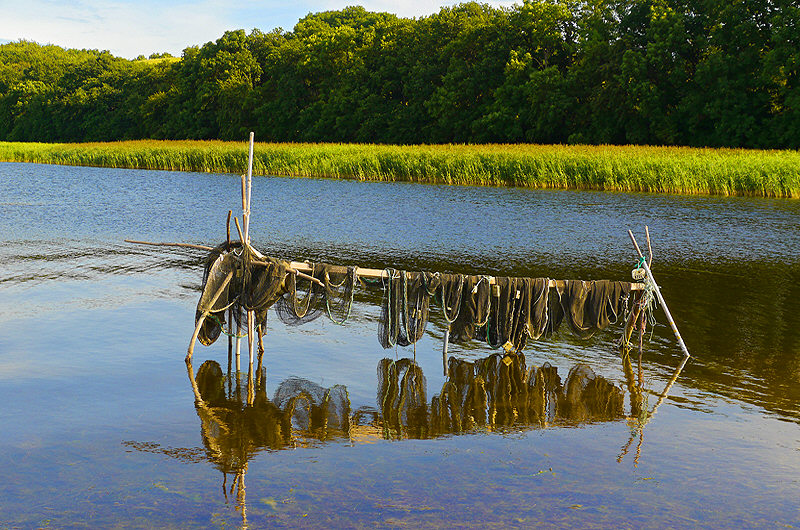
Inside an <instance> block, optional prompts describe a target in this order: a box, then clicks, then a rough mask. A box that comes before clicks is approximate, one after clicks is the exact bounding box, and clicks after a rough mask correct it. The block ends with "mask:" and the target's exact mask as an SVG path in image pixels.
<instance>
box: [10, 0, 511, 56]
mask: <svg viewBox="0 0 800 530" xmlns="http://www.w3.org/2000/svg"><path fill="white" fill-rule="evenodd" d="M454 3H458V2H452V1H449V2H448V1H442V0H395V1H390V0H368V1H364V2H347V1H346V0H340V1H336V0H298V1H288V2H287V1H285V0H284V1H278V0H260V1H256V0H237V1H236V2H226V1H222V0H162V1H158V0H140V1H132V0H64V1H59V0H0V41H13V40H19V39H27V40H32V41H36V42H39V43H42V44H57V45H59V46H63V47H66V48H97V49H101V50H109V51H110V52H111V53H113V54H114V55H117V56H120V57H127V58H134V57H136V56H138V55H140V54H141V55H150V54H151V53H153V52H169V53H171V54H173V55H176V56H180V53H181V51H182V50H183V49H184V48H185V47H187V46H191V45H195V44H198V45H202V44H204V43H206V42H208V41H212V40H216V39H217V38H219V37H220V36H221V35H222V34H223V33H224V32H225V31H226V30H230V29H245V30H247V31H248V32H249V31H250V30H252V29H253V28H259V29H260V30H262V31H269V30H271V29H273V28H276V27H282V28H284V29H287V30H291V29H292V27H293V26H294V24H295V22H297V20H298V19H300V18H302V17H303V16H305V15H307V14H308V13H315V12H318V11H328V10H332V9H341V8H343V7H346V6H348V5H361V6H363V7H365V8H366V9H368V10H370V11H387V12H389V13H395V14H397V15H400V16H404V17H415V16H423V15H429V14H431V13H434V12H436V11H438V10H439V8H440V7H441V6H444V5H452V4H454ZM487 3H489V4H492V5H496V6H499V5H511V4H513V3H514V2H513V1H490V2H487Z"/></svg>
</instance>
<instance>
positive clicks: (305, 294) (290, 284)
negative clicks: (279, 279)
mask: <svg viewBox="0 0 800 530" xmlns="http://www.w3.org/2000/svg"><path fill="white" fill-rule="evenodd" d="M311 276H312V277H313V278H316V279H318V280H320V276H322V274H321V272H320V268H319V267H318V266H317V265H316V264H313V263H312V264H311ZM320 281H321V280H320ZM324 296H325V291H324V290H323V289H322V288H321V287H320V286H319V285H318V284H317V283H315V282H314V281H313V280H310V279H305V278H298V277H297V275H296V274H289V275H288V276H287V277H286V294H284V295H283V297H281V299H280V300H278V301H277V302H276V303H275V313H276V314H277V315H278V318H279V319H280V321H281V322H283V323H284V324H286V325H288V326H299V325H301V324H306V323H308V322H311V321H313V320H316V319H317V318H319V317H320V316H321V315H322V314H323V312H324V311H325V309H324V308H323V298H324Z"/></svg>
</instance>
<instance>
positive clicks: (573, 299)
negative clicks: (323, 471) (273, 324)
mask: <svg viewBox="0 0 800 530" xmlns="http://www.w3.org/2000/svg"><path fill="white" fill-rule="evenodd" d="M307 266H308V267H309V268H310V273H311V274H310V276H309V275H305V274H303V273H301V272H297V271H294V270H292V269H291V267H290V265H289V263H288V262H286V261H283V260H278V259H275V258H270V257H264V256H262V255H261V254H259V253H258V252H257V251H256V250H254V249H253V248H252V247H250V246H249V245H245V246H242V245H241V244H240V243H235V244H223V245H220V246H218V247H216V248H215V249H213V250H212V251H211V253H210V254H209V256H208V259H207V262H206V267H205V270H204V274H203V293H202V295H201V297H200V300H199V302H198V305H197V311H196V319H197V320H199V319H200V318H203V315H207V318H205V320H204V321H203V325H202V326H201V329H200V331H199V337H198V338H199V340H200V342H201V343H202V344H205V345H210V344H211V343H213V342H214V341H215V340H216V339H217V338H218V337H219V335H220V334H221V333H226V334H228V335H233V334H234V332H233V329H234V324H235V325H236V329H237V330H239V329H242V328H245V327H246V325H247V323H246V315H247V313H248V311H253V312H254V314H255V324H256V326H259V325H261V326H262V329H263V326H264V325H265V324H266V318H267V310H268V309H269V308H270V307H272V306H273V305H274V306H275V309H276V312H277V314H278V317H279V318H280V320H281V321H282V322H284V323H285V324H288V325H292V326H296V325H300V324H304V323H307V322H310V321H312V320H315V319H316V318H318V317H319V316H320V315H321V314H323V313H324V314H326V315H327V316H328V318H329V319H330V320H331V321H332V322H334V323H336V324H344V323H345V322H346V321H347V320H348V319H349V317H350V314H351V311H352V306H353V298H354V293H355V287H356V285H357V283H358V271H357V269H356V268H355V267H338V266H333V265H329V264H326V263H317V264H314V263H307ZM303 270H307V269H303ZM380 281H381V282H382V285H383V300H382V303H381V316H380V320H379V325H378V339H379V342H380V344H381V346H383V347H384V348H391V347H393V346H398V345H399V346H408V345H410V344H415V343H416V342H418V341H419V340H420V339H421V338H422V336H423V335H424V333H425V330H426V327H427V324H428V321H429V318H430V303H431V297H436V298H437V299H438V301H439V303H440V305H441V309H442V316H443V318H444V321H445V323H446V325H447V327H448V333H447V336H448V337H449V341H451V342H465V341H469V340H472V339H474V338H476V337H479V338H481V339H482V340H483V339H485V340H486V342H487V343H488V344H489V345H490V346H491V347H492V348H503V349H504V350H505V351H506V352H522V351H523V350H524V348H525V347H526V345H527V343H528V341H529V340H537V339H539V338H540V337H541V336H543V335H550V334H552V333H554V332H556V331H557V330H558V328H559V326H560V324H561V323H562V321H563V320H565V319H566V320H567V322H568V323H569V326H570V328H571V329H572V331H573V332H574V333H575V334H576V335H578V336H579V337H582V338H589V337H591V336H592V335H593V334H594V333H595V332H596V331H597V330H600V329H604V328H605V327H607V326H608V325H609V324H610V323H614V322H617V321H618V320H619V318H620V316H622V315H624V313H625V309H626V307H627V303H628V298H629V293H630V291H631V284H630V283H629V282H614V281H608V280H597V281H572V280H569V281H566V282H563V283H562V282H559V283H558V284H557V285H559V287H557V288H555V289H551V288H550V280H549V279H548V278H526V277H496V278H494V279H492V278H489V277H486V276H474V275H463V274H439V273H435V274H431V273H425V272H407V271H403V270H396V269H385V270H384V271H383V275H382V278H381V280H380ZM226 311H227V314H226ZM226 327H227V329H226Z"/></svg>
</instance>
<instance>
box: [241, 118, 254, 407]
mask: <svg viewBox="0 0 800 530" xmlns="http://www.w3.org/2000/svg"><path fill="white" fill-rule="evenodd" d="M254 136H255V134H254V133H253V132H251V133H250V149H249V155H248V158H247V188H246V189H245V188H244V184H245V182H244V180H242V197H243V199H244V203H243V204H242V210H243V213H242V221H243V223H244V243H245V245H247V246H248V247H249V246H250V194H251V192H252V189H253V138H254ZM254 324H255V317H254V315H253V312H252V311H248V312H247V352H248V354H249V369H248V371H247V398H248V404H252V400H253V396H254V392H253V357H254V355H253V353H254V352H253V346H254V344H253V342H254V339H255V329H254V327H255V326H254Z"/></svg>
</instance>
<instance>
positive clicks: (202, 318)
mask: <svg viewBox="0 0 800 530" xmlns="http://www.w3.org/2000/svg"><path fill="white" fill-rule="evenodd" d="M231 278H233V271H231V272H229V273H228V275H227V276H225V279H224V280H223V281H222V285H220V286H219V289H217V292H216V293H214V296H213V297H211V302H209V303H208V306H209V307H214V304H215V303H217V300H218V299H219V297H220V296H222V292H223V291H224V290H225V288H226V287H227V286H228V284H229V283H230V281H231ZM209 313H211V311H209V310H208V309H206V310H205V311H203V313H202V314H201V315H200V318H199V319H197V325H196V326H195V327H194V333H193V334H192V341H191V342H190V343H189V351H188V352H187V353H186V362H187V363H188V362H190V361H191V360H192V354H193V353H194V343H195V341H196V340H197V336H198V335H199V334H200V328H201V327H202V326H203V322H204V321H205V319H206V317H207V316H208V315H209Z"/></svg>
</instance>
